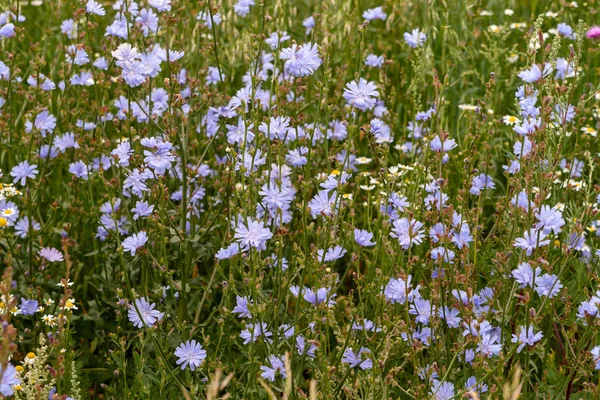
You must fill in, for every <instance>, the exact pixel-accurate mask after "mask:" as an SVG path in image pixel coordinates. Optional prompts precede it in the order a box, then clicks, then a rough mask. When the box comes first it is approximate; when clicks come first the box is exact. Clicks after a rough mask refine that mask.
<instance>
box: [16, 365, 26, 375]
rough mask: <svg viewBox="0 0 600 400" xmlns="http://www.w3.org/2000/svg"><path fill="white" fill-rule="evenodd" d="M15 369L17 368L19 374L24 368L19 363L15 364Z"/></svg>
mask: <svg viewBox="0 0 600 400" xmlns="http://www.w3.org/2000/svg"><path fill="white" fill-rule="evenodd" d="M15 369H16V370H17V372H18V373H19V374H20V373H22V372H23V371H25V368H23V367H22V366H20V365H17V366H16V367H15Z"/></svg>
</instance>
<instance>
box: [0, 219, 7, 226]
mask: <svg viewBox="0 0 600 400" xmlns="http://www.w3.org/2000/svg"><path fill="white" fill-rule="evenodd" d="M6 224H8V221H7V220H6V218H2V217H0V228H4V227H5V226H6Z"/></svg>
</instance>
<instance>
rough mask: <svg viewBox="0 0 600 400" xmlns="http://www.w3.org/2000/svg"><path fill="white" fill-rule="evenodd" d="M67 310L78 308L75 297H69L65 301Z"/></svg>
mask: <svg viewBox="0 0 600 400" xmlns="http://www.w3.org/2000/svg"><path fill="white" fill-rule="evenodd" d="M64 308H65V309H66V310H77V306H76V305H75V299H68V300H67V302H66V303H65V307H64Z"/></svg>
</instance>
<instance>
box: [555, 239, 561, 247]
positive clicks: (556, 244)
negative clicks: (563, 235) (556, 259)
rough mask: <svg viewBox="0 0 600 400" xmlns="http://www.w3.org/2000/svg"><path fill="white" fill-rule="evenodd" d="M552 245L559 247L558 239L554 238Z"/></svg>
mask: <svg viewBox="0 0 600 400" xmlns="http://www.w3.org/2000/svg"><path fill="white" fill-rule="evenodd" d="M554 246H556V247H559V246H560V240H558V239H556V240H555V241H554Z"/></svg>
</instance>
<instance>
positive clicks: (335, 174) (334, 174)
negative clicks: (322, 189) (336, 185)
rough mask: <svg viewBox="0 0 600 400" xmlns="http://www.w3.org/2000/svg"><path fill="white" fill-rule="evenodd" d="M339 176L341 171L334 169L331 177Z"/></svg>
mask: <svg viewBox="0 0 600 400" xmlns="http://www.w3.org/2000/svg"><path fill="white" fill-rule="evenodd" d="M339 174H340V170H339V169H334V170H333V171H331V176H338V175H339Z"/></svg>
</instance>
